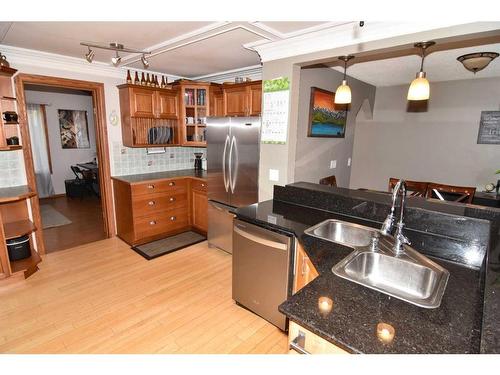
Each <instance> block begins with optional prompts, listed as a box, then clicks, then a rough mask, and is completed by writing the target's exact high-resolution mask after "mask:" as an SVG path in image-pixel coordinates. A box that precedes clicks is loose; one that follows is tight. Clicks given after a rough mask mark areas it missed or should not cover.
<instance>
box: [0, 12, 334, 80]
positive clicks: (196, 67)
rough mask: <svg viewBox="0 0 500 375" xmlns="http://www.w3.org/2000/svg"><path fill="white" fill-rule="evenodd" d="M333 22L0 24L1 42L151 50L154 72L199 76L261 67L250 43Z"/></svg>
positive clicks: (99, 57)
mask: <svg viewBox="0 0 500 375" xmlns="http://www.w3.org/2000/svg"><path fill="white" fill-rule="evenodd" d="M331 24H332V23H331V22H257V21H256V22H0V44H5V45H9V46H15V47H21V48H27V49H33V50H39V51H44V52H50V53H56V54H61V55H66V56H72V57H77V58H83V55H84V54H85V52H86V51H87V48H86V47H84V46H81V45H80V42H94V43H98V44H107V43H110V42H115V41H117V42H119V43H122V44H124V45H125V46H126V47H129V48H135V49H141V50H146V51H150V52H152V55H151V58H150V69H151V70H153V71H157V72H163V73H169V74H174V75H179V76H184V77H197V76H203V75H209V74H214V73H218V72H223V71H227V70H232V69H238V68H243V67H247V66H254V65H258V64H260V59H259V56H258V55H257V53H256V52H253V51H250V50H249V49H247V48H245V47H244V45H245V44H247V43H253V42H257V41H262V40H267V41H275V40H281V39H286V38H288V37H292V36H296V35H300V34H303V33H309V32H312V31H315V30H318V29H321V28H324V27H328V26H329V25H331ZM113 54H114V52H113V51H106V50H96V53H95V57H94V59H95V61H101V62H109V61H110V58H111V56H112V55H113ZM137 57H140V56H138V55H127V54H124V55H123V57H122V61H123V63H122V65H130V66H133V67H141V64H140V63H137V62H136V60H137Z"/></svg>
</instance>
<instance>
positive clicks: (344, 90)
mask: <svg viewBox="0 0 500 375" xmlns="http://www.w3.org/2000/svg"><path fill="white" fill-rule="evenodd" d="M351 59H354V56H352V55H348V56H340V57H339V60H342V61H343V62H344V78H343V79H342V84H341V85H340V86H339V87H337V90H336V91H335V100H334V103H335V104H350V103H351V88H350V87H349V85H348V84H347V62H348V61H349V60H351Z"/></svg>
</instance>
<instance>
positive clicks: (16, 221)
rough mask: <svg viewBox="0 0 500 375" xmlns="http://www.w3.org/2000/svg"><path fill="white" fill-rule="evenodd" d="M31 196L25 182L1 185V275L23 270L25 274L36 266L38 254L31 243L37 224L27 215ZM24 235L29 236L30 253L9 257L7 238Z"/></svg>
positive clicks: (32, 194) (32, 196)
mask: <svg viewBox="0 0 500 375" xmlns="http://www.w3.org/2000/svg"><path fill="white" fill-rule="evenodd" d="M32 199H37V196H36V194H35V193H33V192H32V191H30V190H29V188H28V187H27V186H16V187H11V188H2V189H0V278H5V277H9V276H14V275H17V274H19V273H22V272H23V273H24V277H25V278H27V277H29V276H31V275H32V274H33V273H34V272H36V271H37V270H38V267H37V264H38V263H40V262H41V258H40V255H39V254H38V252H37V251H36V249H35V248H34V246H33V244H34V238H35V231H36V230H37V228H36V226H35V225H34V224H33V221H32V219H31V217H30V208H29V206H30V205H31V202H32ZM24 235H29V236H30V249H31V256H30V257H29V258H26V259H21V260H17V261H11V260H10V259H9V254H8V250H7V243H6V241H7V240H9V239H12V238H16V237H20V236H24Z"/></svg>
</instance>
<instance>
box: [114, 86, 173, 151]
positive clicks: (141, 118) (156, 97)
mask: <svg viewBox="0 0 500 375" xmlns="http://www.w3.org/2000/svg"><path fill="white" fill-rule="evenodd" d="M117 87H118V90H119V94H120V112H121V121H122V139H123V145H124V146H127V147H169V146H179V145H180V131H179V92H178V90H177V89H176V88H172V86H168V88H158V87H148V86H140V85H131V84H124V85H119V86H117ZM154 128H158V129H160V131H161V132H169V133H170V137H169V142H167V143H154V142H150V140H151V139H150V137H149V136H148V135H149V132H150V131H152V130H151V129H154ZM165 128H168V130H167V129H165Z"/></svg>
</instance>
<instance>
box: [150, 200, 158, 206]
mask: <svg viewBox="0 0 500 375" xmlns="http://www.w3.org/2000/svg"><path fill="white" fill-rule="evenodd" d="M148 204H149V205H150V206H154V205H155V204H156V202H155V201H149V202H148Z"/></svg>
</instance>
